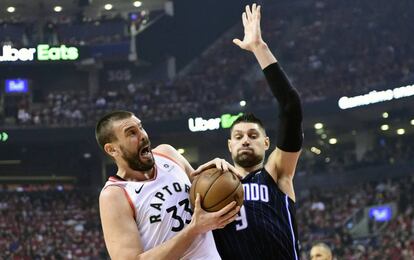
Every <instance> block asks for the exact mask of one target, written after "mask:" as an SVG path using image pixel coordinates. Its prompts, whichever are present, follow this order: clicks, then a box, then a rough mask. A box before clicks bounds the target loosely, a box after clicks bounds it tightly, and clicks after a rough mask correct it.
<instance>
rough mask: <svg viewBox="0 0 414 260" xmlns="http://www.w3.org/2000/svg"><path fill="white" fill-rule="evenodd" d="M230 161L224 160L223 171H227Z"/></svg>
mask: <svg viewBox="0 0 414 260" xmlns="http://www.w3.org/2000/svg"><path fill="white" fill-rule="evenodd" d="M228 165H229V163H228V162H226V161H225V160H222V167H223V171H225V172H227V171H228V170H229V166H228Z"/></svg>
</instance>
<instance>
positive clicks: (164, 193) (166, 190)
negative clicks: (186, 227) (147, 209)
mask: <svg viewBox="0 0 414 260" xmlns="http://www.w3.org/2000/svg"><path fill="white" fill-rule="evenodd" d="M189 191H190V186H188V185H187V184H180V183H178V182H174V183H172V184H170V185H165V186H164V187H162V189H161V190H160V191H157V192H156V193H155V194H154V197H153V199H152V202H151V204H150V206H151V208H153V209H155V210H156V212H155V213H154V214H152V215H151V216H150V217H149V220H150V223H151V224H153V223H156V222H160V221H161V208H162V205H163V203H164V201H166V200H167V199H168V197H169V196H171V195H173V194H174V192H175V193H178V192H186V193H188V192H189ZM182 204H185V203H182ZM179 206H182V205H181V203H180V205H179ZM175 207H176V206H175ZM170 208H171V207H170ZM170 208H168V209H170ZM168 209H167V211H168ZM184 209H185V210H186V211H188V212H189V213H191V210H190V209H189V207H185V208H184ZM175 210H176V208H175ZM170 211H172V210H170ZM186 222H187V221H186Z"/></svg>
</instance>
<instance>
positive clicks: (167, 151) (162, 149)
mask: <svg viewBox="0 0 414 260" xmlns="http://www.w3.org/2000/svg"><path fill="white" fill-rule="evenodd" d="M152 151H153V152H155V153H159V154H164V155H169V156H175V155H176V153H178V152H177V150H176V149H175V148H174V147H173V146H172V145H169V144H160V145H158V146H157V147H155V148H154V149H152Z"/></svg>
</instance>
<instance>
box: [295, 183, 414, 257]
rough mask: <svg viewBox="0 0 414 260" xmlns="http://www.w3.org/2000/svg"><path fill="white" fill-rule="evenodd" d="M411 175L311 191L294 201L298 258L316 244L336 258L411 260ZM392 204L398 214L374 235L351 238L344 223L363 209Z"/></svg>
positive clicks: (413, 234)
mask: <svg viewBox="0 0 414 260" xmlns="http://www.w3.org/2000/svg"><path fill="white" fill-rule="evenodd" d="M413 189H414V176H407V177H404V178H402V179H397V180H388V181H385V182H376V183H362V184H358V185H356V186H354V187H352V188H349V187H347V188H337V189H335V190H331V189H329V188H327V187H317V188H313V189H312V190H311V192H310V195H309V196H307V197H304V198H300V199H299V200H298V210H297V212H296V214H297V218H298V223H299V226H298V229H299V235H300V239H301V246H302V258H303V259H309V258H308V256H309V250H310V248H311V246H312V245H313V244H314V243H315V242H316V241H324V242H326V243H327V244H329V245H330V247H331V248H332V249H333V253H334V255H335V256H336V259H345V260H357V259H366V260H368V259H396V260H397V259H398V260H399V259H401V260H408V259H413V257H414V207H413V202H414V196H413V193H412V190H413ZM391 202H395V203H396V205H397V208H398V214H397V215H396V216H395V217H394V218H393V219H392V220H391V221H390V222H389V223H388V224H386V225H385V227H384V228H383V229H379V230H378V231H377V232H376V233H373V234H370V235H369V236H367V237H363V238H353V237H352V236H351V234H350V232H349V230H348V229H347V227H346V220H348V219H349V218H350V217H352V215H354V214H355V213H357V212H358V211H359V210H360V209H361V208H364V207H367V206H375V205H383V204H386V203H391Z"/></svg>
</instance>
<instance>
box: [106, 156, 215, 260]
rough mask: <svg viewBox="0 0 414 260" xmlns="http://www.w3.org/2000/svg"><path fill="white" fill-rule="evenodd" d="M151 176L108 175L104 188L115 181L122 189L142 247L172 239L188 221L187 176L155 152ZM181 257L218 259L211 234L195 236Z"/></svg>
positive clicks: (189, 218) (153, 245)
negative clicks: (141, 178)
mask: <svg viewBox="0 0 414 260" xmlns="http://www.w3.org/2000/svg"><path fill="white" fill-rule="evenodd" d="M154 159H155V166H156V171H155V174H154V178H153V179H151V180H146V181H125V180H122V179H121V178H119V179H118V178H115V177H110V178H109V180H108V181H107V182H106V184H105V186H104V189H105V188H106V187H108V186H111V185H115V186H119V187H121V188H123V189H124V191H125V194H126V195H127V196H126V197H127V199H128V201H129V203H130V205H131V207H132V209H133V211H134V217H135V220H136V223H137V226H138V231H139V233H140V236H141V241H142V246H143V248H144V251H147V250H149V249H151V248H153V247H156V246H157V245H159V244H161V243H163V242H165V241H167V240H169V239H171V238H172V237H174V236H175V235H176V234H177V232H180V231H181V230H182V229H183V228H184V227H185V226H187V224H188V223H190V221H191V214H192V210H191V206H190V201H189V195H188V194H189V190H190V186H191V183H190V180H189V179H188V177H187V174H186V173H185V171H184V170H183V169H182V168H180V166H179V165H178V164H177V163H175V162H174V161H173V160H171V159H170V158H168V157H167V156H164V155H161V154H158V153H154ZM183 259H209V260H210V259H220V256H219V254H218V252H217V249H216V245H215V243H214V239H213V235H212V233H211V232H207V233H205V234H203V235H200V236H198V237H197V238H196V239H195V240H194V242H193V243H192V244H191V246H190V248H189V249H188V250H187V251H186V252H185V254H184V256H183Z"/></svg>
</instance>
